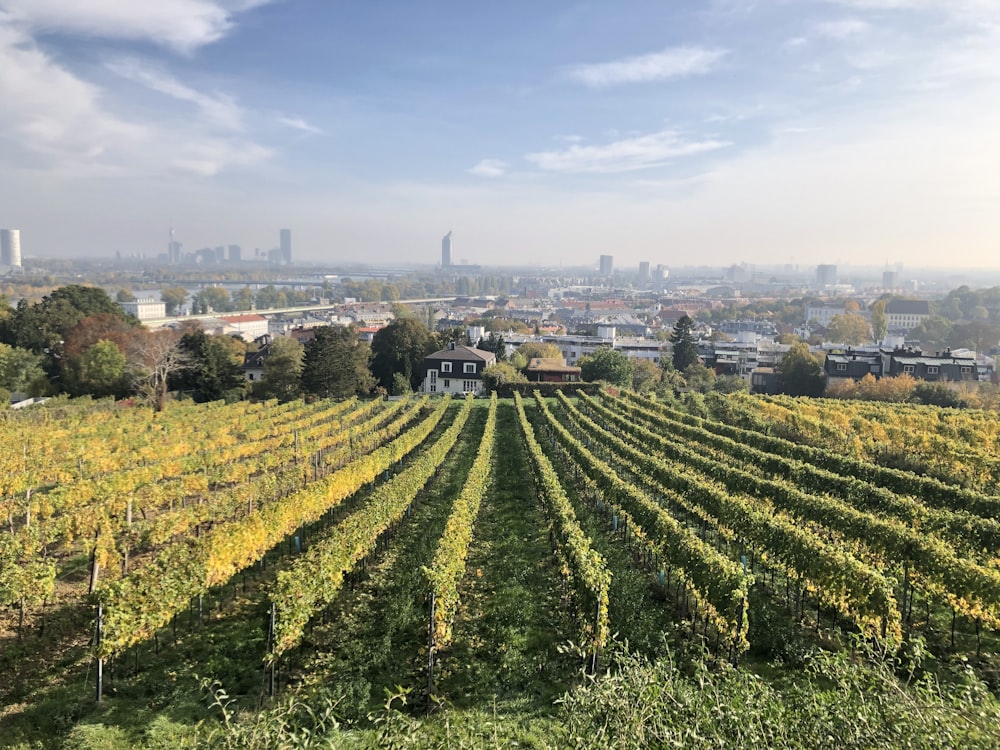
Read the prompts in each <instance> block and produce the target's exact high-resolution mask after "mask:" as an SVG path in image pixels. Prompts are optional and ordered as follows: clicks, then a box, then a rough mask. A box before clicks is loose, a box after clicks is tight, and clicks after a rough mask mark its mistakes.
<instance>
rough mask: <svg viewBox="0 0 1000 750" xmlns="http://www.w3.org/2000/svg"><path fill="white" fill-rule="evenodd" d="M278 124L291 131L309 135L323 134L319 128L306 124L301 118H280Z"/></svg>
mask: <svg viewBox="0 0 1000 750" xmlns="http://www.w3.org/2000/svg"><path fill="white" fill-rule="evenodd" d="M278 122H280V123H281V124H282V125H284V126H285V127H289V128H291V129H292V130H298V131H301V132H303V133H308V134H309V135H321V134H322V133H323V130H322V129H321V128H318V127H316V126H315V125H312V124H310V123H308V122H306V121H305V120H303V119H302V118H301V117H286V116H281V117H279V118H278Z"/></svg>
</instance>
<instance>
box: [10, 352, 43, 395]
mask: <svg viewBox="0 0 1000 750" xmlns="http://www.w3.org/2000/svg"><path fill="white" fill-rule="evenodd" d="M47 385H48V379H47V378H46V377H45V370H43V369H42V356H41V355H40V354H35V353H34V352H29V351H28V350H27V349H20V348H18V347H15V346H8V345H7V344H0V388H3V389H4V390H6V391H8V394H7V395H8V397H9V396H10V393H27V394H28V395H29V396H38V395H40V394H41V393H42V392H44V390H45V387H46V386H47Z"/></svg>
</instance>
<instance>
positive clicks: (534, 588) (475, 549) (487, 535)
mask: <svg viewBox="0 0 1000 750" xmlns="http://www.w3.org/2000/svg"><path fill="white" fill-rule="evenodd" d="M519 429H520V428H519V426H518V424H517V422H516V417H515V413H514V407H513V405H512V403H510V402H507V403H501V405H500V407H499V410H498V413H497V446H498V449H497V451H496V453H495V455H494V483H493V489H492V492H491V493H490V494H489V496H488V497H487V498H486V499H485V500H484V502H483V504H482V506H481V507H480V511H479V517H478V519H477V520H476V527H475V533H474V538H473V543H472V546H471V549H470V554H469V558H468V561H467V567H466V576H465V579H464V580H463V581H462V584H461V586H460V587H459V593H460V596H461V599H462V604H461V607H460V611H459V614H458V618H457V621H456V623H455V628H454V644H453V646H452V648H451V650H450V651H449V652H447V653H444V654H442V656H441V659H440V679H439V680H438V682H437V689H438V691H439V693H440V694H441V696H442V697H443V698H445V699H447V700H448V701H449V702H450V703H451V704H452V705H454V706H456V707H460V708H477V709H482V708H483V707H484V706H490V705H492V704H493V701H494V699H495V700H496V701H498V702H499V703H500V704H501V705H502V706H504V707H509V706H512V705H513V706H519V707H527V708H529V709H530V710H548V709H549V708H550V707H551V705H552V702H553V700H555V699H556V698H557V697H559V695H561V694H562V692H563V691H564V690H565V688H566V687H567V685H568V684H569V682H570V681H571V679H572V678H573V676H574V674H575V672H576V666H577V664H576V661H575V660H574V659H573V657H572V656H567V655H566V654H563V653H560V649H559V647H560V645H562V644H563V643H564V639H565V638H566V637H568V635H566V634H569V633H572V632H573V628H572V626H571V624H570V623H569V622H568V620H567V618H566V615H565V612H566V609H565V608H564V607H562V606H561V600H562V587H561V582H560V574H559V570H558V568H557V563H556V560H555V557H554V555H553V553H552V548H551V547H550V545H549V526H548V523H547V521H546V519H545V516H544V514H543V513H542V508H541V506H540V503H539V501H538V500H537V498H536V494H535V487H534V481H533V479H532V477H531V470H530V466H529V464H528V460H527V456H526V455H525V453H524V450H525V449H524V445H523V441H522V440H521V437H520V433H519Z"/></svg>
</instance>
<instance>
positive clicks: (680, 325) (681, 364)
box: [670, 315, 698, 372]
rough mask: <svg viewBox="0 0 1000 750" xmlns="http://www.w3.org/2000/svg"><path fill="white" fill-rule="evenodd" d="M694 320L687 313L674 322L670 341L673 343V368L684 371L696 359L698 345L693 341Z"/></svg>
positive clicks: (695, 361)
mask: <svg viewBox="0 0 1000 750" xmlns="http://www.w3.org/2000/svg"><path fill="white" fill-rule="evenodd" d="M693 330H694V321H693V320H691V318H689V317H688V316H687V315H684V316H682V317H681V318H680V319H679V320H678V321H677V323H676V324H674V330H673V333H671V334H670V341H671V342H672V343H673V345H674V357H673V363H674V369H675V370H678V371H679V372H684V371H685V370H686V369H687V368H688V367H689V366H690V365H693V364H695V363H697V361H698V345H697V344H696V343H695V341H694V334H693V333H692V331H693Z"/></svg>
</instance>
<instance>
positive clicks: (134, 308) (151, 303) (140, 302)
mask: <svg viewBox="0 0 1000 750" xmlns="http://www.w3.org/2000/svg"><path fill="white" fill-rule="evenodd" d="M118 304H119V305H120V306H121V308H122V309H123V310H124V311H125V312H126V313H128V314H129V315H134V316H135V317H137V318H138V319H139V320H156V319H158V318H165V317H167V305H166V303H165V302H160V301H159V300H155V299H152V298H147V299H137V300H135V301H133V302H119V303H118Z"/></svg>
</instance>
